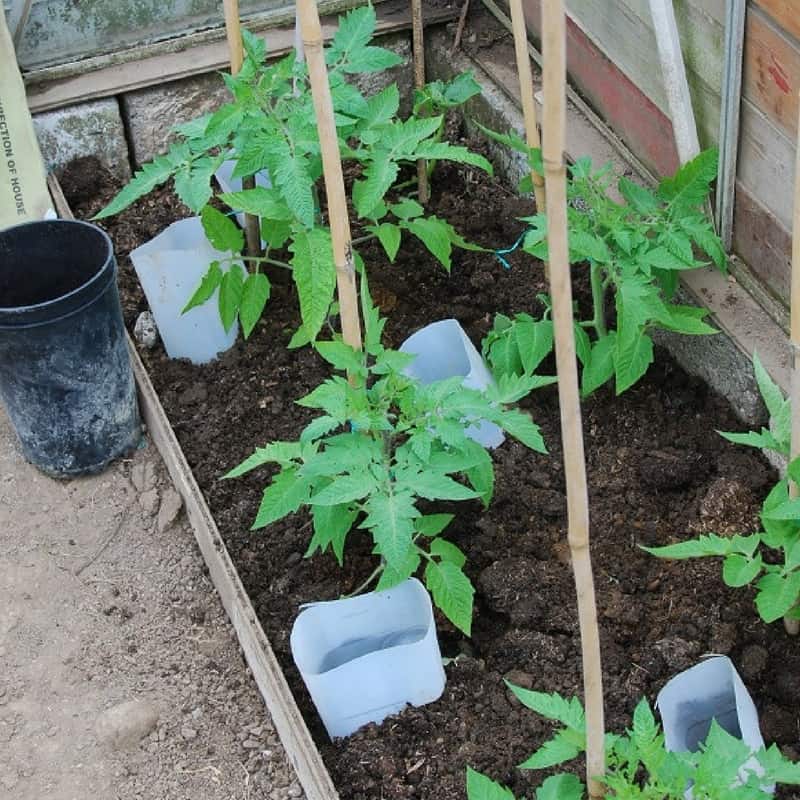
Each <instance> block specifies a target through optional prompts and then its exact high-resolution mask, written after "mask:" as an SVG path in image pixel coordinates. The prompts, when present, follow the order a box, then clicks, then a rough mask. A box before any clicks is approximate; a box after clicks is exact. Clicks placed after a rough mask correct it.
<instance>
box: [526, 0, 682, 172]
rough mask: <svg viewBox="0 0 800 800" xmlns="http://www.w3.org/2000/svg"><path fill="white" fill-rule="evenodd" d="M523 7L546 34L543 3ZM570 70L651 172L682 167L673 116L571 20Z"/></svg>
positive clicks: (532, 0) (536, 0) (531, 24)
mask: <svg viewBox="0 0 800 800" xmlns="http://www.w3.org/2000/svg"><path fill="white" fill-rule="evenodd" d="M523 5H524V8H525V18H526V21H527V23H528V29H529V30H531V31H532V32H533V33H534V35H535V36H536V37H537V38H538V37H539V36H540V32H541V28H540V25H541V22H540V20H541V3H540V0H524V2H523ZM653 47H654V48H655V44H654V45H653ZM657 60H658V56H657V55H656V61H657ZM567 69H568V70H569V74H570V77H571V79H572V81H573V82H574V83H576V84H577V86H578V87H579V88H580V91H581V94H582V95H583V96H584V97H585V98H586V99H587V100H588V102H589V103H590V104H591V105H592V106H593V107H594V108H595V109H596V110H597V112H598V113H599V114H600V116H601V117H603V119H605V121H606V122H607V124H608V125H609V127H610V128H611V129H612V130H613V131H614V132H615V133H616V134H617V135H618V136H620V138H621V139H623V140H624V141H625V142H626V143H627V144H628V146H629V147H630V148H631V150H633V152H634V153H635V154H636V155H637V156H638V157H639V158H641V159H642V161H643V162H644V163H645V165H646V166H647V167H648V168H649V169H651V170H653V171H654V172H655V173H657V174H659V175H664V174H667V173H671V172H674V171H675V169H677V166H678V155H677V152H676V150H675V145H674V142H673V137H672V123H671V122H670V121H669V118H668V117H667V116H666V114H664V112H663V111H661V109H660V108H659V107H658V106H656V105H655V103H653V102H652V101H651V100H650V99H649V98H648V97H646V96H645V95H644V94H643V92H642V91H641V90H640V89H639V87H638V86H636V84H634V83H633V81H631V80H630V79H629V78H628V76H627V75H626V74H625V73H624V72H623V71H622V70H621V69H620V68H619V67H618V66H617V65H616V64H615V63H614V62H612V61H611V60H610V59H609V58H608V57H606V56H605V54H604V53H602V52H601V51H600V49H599V48H598V47H597V46H596V45H594V43H593V42H591V41H590V40H589V38H588V37H587V36H586V34H585V33H584V32H583V30H582V29H581V28H580V27H579V26H578V25H577V24H576V23H575V21H574V20H573V19H572V18H571V17H569V16H568V17H567Z"/></svg>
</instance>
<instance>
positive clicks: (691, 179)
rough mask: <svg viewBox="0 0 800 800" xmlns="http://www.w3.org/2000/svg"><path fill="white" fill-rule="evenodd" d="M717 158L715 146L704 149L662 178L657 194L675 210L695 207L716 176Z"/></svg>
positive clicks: (702, 198) (704, 195)
mask: <svg viewBox="0 0 800 800" xmlns="http://www.w3.org/2000/svg"><path fill="white" fill-rule="evenodd" d="M718 158H719V153H718V151H717V149H716V148H711V149H709V150H704V151H703V152H702V153H700V154H699V155H698V156H696V157H695V158H693V159H692V160H691V161H687V162H686V163H685V164H684V165H683V166H682V167H681V168H680V169H679V170H678V171H677V172H676V173H675V174H674V175H673V176H672V177H669V178H664V179H663V180H662V181H661V183H660V184H659V187H658V196H659V197H661V198H662V199H664V200H667V201H668V202H669V203H670V204H671V205H672V206H673V207H674V208H675V209H676V210H681V209H691V208H696V207H697V206H699V205H700V204H701V203H702V202H703V201H704V200H705V199H706V197H707V196H708V192H709V185H710V183H711V181H713V180H714V178H715V177H716V176H717V161H718Z"/></svg>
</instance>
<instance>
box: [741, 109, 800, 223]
mask: <svg viewBox="0 0 800 800" xmlns="http://www.w3.org/2000/svg"><path fill="white" fill-rule="evenodd" d="M794 154H795V143H794V141H792V140H791V139H789V138H788V137H787V136H786V135H785V134H784V133H783V131H781V130H780V129H779V128H778V127H777V126H776V125H774V124H773V123H772V122H771V121H770V120H769V119H768V117H767V116H766V115H765V114H764V113H763V112H762V111H761V110H759V109H758V108H756V107H755V105H754V104H753V103H751V102H750V101H749V100H743V101H742V116H741V128H740V144H739V173H738V175H739V180H740V181H741V182H742V184H743V185H744V186H745V187H747V189H748V190H749V191H750V193H751V194H752V195H753V196H754V197H757V198H758V200H759V202H760V203H761V204H762V205H764V206H766V208H767V209H768V210H769V211H771V212H772V213H773V214H774V215H775V217H776V218H777V219H778V220H779V221H780V222H781V223H782V224H783V225H784V226H785V227H786V228H787V229H789V228H791V226H792V209H793V205H794V200H793V186H794Z"/></svg>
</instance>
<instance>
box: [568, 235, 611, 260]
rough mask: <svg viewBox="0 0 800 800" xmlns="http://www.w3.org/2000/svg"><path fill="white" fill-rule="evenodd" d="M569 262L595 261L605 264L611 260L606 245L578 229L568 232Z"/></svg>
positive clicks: (598, 237) (599, 239) (600, 239)
mask: <svg viewBox="0 0 800 800" xmlns="http://www.w3.org/2000/svg"><path fill="white" fill-rule="evenodd" d="M569 251H570V262H571V263H576V262H579V261H595V262H597V263H598V264H607V263H608V262H609V261H610V260H611V253H610V252H609V249H608V245H607V244H606V243H605V242H604V241H603V239H602V238H601V237H600V236H595V235H593V234H591V233H589V232H588V231H582V230H580V229H577V230H571V231H570V232H569Z"/></svg>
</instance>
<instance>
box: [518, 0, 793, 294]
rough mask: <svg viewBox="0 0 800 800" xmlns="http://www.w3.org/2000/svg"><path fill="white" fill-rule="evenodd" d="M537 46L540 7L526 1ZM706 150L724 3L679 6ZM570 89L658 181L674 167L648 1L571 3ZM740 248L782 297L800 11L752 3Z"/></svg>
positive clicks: (787, 1) (769, 1) (690, 1)
mask: <svg viewBox="0 0 800 800" xmlns="http://www.w3.org/2000/svg"><path fill="white" fill-rule="evenodd" d="M524 3H525V10H526V16H527V21H528V26H529V29H530V31H531V33H532V38H533V39H534V40H538V38H539V33H540V20H541V2H540V0H524ZM674 7H675V13H676V17H677V21H678V27H679V29H680V35H681V42H682V46H683V51H684V59H685V62H686V68H687V75H688V79H689V84H690V88H691V93H692V100H693V103H694V109H695V116H696V119H697V125H698V132H699V135H700V141H701V144H702V145H703V146H709V145H712V144H715V143H716V142H717V139H718V128H719V115H720V95H721V84H722V73H723V56H724V25H725V21H724V14H725V0H675V2H674ZM567 8H568V14H569V20H568V33H567V36H568V66H569V70H570V74H571V76H572V79H573V81H574V82H575V84H576V85H577V87H578V88H579V90H580V91H581V93H582V94H583V95H584V96H585V97H586V99H587V100H588V101H589V102H590V103H591V104H592V105H593V106H594V107H595V108H596V110H597V111H598V112H599V113H600V114H601V115H602V116H603V117H604V118H605V120H606V121H607V122H608V124H609V125H610V127H611V128H612V129H613V130H614V131H615V132H616V133H617V134H618V135H619V136H620V137H621V138H622V139H623V140H624V141H625V142H626V143H627V144H628V146H629V147H630V148H631V149H632V150H633V152H634V153H635V154H636V155H637V156H638V157H639V158H641V159H642V161H643V162H644V163H645V164H646V165H647V166H648V167H650V168H651V169H652V170H653V171H654V172H656V173H658V174H665V173H667V172H671V171H673V170H674V169H675V168H676V166H677V163H678V160H677V153H676V151H675V146H674V143H673V136H672V126H671V124H670V121H669V117H668V108H667V101H666V95H665V92H664V86H663V82H662V79H661V66H660V63H659V59H658V49H657V46H656V40H655V34H654V31H653V25H652V22H651V19H650V11H649V4H648V0H567ZM745 36H746V38H745V55H744V69H743V86H742V108H741V113H742V116H741V132H740V145H739V163H738V180H737V187H736V193H737V199H736V216H735V229H734V247H735V249H736V251H737V252H738V254H739V255H740V256H741V257H742V258H743V259H744V260H745V261H746V262H747V263H748V265H749V266H750V268H751V269H752V270H753V272H754V273H755V274H756V275H757V276H758V278H759V279H760V280H761V281H762V282H763V283H764V284H765V285H766V286H767V288H768V289H769V290H770V291H771V292H772V293H773V294H775V295H776V296H777V297H779V298H780V299H782V300H784V301H787V299H788V287H789V260H790V255H791V248H790V233H789V232H790V229H791V218H792V198H793V178H794V151H795V137H796V135H797V115H798V91H800V4H798V2H797V0H749V1H748V9H747V23H746V34H745Z"/></svg>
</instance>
